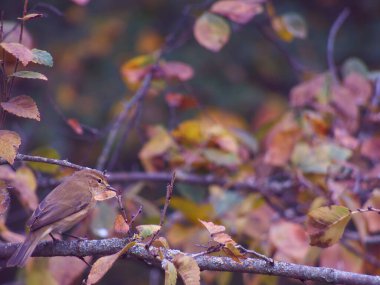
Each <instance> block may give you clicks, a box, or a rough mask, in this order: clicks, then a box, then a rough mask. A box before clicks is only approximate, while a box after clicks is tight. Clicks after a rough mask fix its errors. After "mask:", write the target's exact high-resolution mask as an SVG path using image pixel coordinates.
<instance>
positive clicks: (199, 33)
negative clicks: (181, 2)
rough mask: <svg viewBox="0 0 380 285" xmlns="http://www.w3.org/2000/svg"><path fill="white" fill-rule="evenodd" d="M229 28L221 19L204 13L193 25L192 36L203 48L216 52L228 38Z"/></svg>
mask: <svg viewBox="0 0 380 285" xmlns="http://www.w3.org/2000/svg"><path fill="white" fill-rule="evenodd" d="M230 33H231V31H230V26H229V25H228V23H227V22H226V20H224V19H223V18H222V17H219V16H217V15H215V14H212V13H207V12H206V13H204V14H203V15H202V16H200V17H199V18H198V19H197V20H196V22H195V25H194V36H195V38H196V40H197V41H198V43H199V44H200V45H202V46H203V47H205V48H207V49H209V50H211V51H213V52H218V51H220V50H221V49H222V47H223V46H224V45H225V44H226V43H227V41H228V40H229V38H230Z"/></svg>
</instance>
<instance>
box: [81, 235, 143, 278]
mask: <svg viewBox="0 0 380 285" xmlns="http://www.w3.org/2000/svg"><path fill="white" fill-rule="evenodd" d="M135 244H136V242H130V243H128V244H127V245H126V246H124V248H123V249H122V250H120V251H119V252H117V253H115V254H112V255H108V256H103V257H101V258H99V259H98V260H97V261H95V263H94V264H93V265H92V266H91V271H90V274H89V275H88V278H87V282H86V284H88V285H90V284H95V283H96V282H98V281H99V280H100V279H101V278H102V277H103V276H104V275H105V274H106V273H107V272H108V271H109V270H110V269H111V267H112V265H113V264H114V263H115V262H116V260H117V259H119V257H120V256H122V255H123V254H125V253H126V252H127V251H128V250H129V249H130V248H131V247H133V246H134V245H135Z"/></svg>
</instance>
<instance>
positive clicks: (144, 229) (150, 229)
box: [136, 225, 161, 239]
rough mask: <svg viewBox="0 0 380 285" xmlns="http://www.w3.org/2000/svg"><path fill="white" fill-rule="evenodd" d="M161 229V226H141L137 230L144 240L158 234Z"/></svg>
mask: <svg viewBox="0 0 380 285" xmlns="http://www.w3.org/2000/svg"><path fill="white" fill-rule="evenodd" d="M160 229H161V226H159V225H139V226H137V227H136V230H137V231H138V233H139V236H140V237H141V238H142V239H145V238H148V237H151V236H153V235H154V234H155V233H156V232H158V231H159V230H160Z"/></svg>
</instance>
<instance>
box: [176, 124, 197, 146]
mask: <svg viewBox="0 0 380 285" xmlns="http://www.w3.org/2000/svg"><path fill="white" fill-rule="evenodd" d="M172 135H173V137H174V138H175V139H177V140H178V141H180V142H181V143H183V144H185V145H197V144H200V143H202V142H203V140H204V136H203V134H202V129H201V124H200V122H199V121H197V120H188V121H185V122H182V123H181V124H180V125H179V126H178V127H177V128H176V129H175V130H173V132H172Z"/></svg>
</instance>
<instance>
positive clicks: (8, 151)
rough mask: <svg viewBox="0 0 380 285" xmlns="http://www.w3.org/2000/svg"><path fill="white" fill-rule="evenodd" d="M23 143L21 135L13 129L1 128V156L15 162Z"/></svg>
mask: <svg viewBox="0 0 380 285" xmlns="http://www.w3.org/2000/svg"><path fill="white" fill-rule="evenodd" d="M20 144H21V138H20V136H19V135H18V134H17V133H15V132H12V131H7V130H0V157H2V158H4V159H5V160H6V161H8V163H10V164H13V162H14V161H15V157H16V154H17V151H18V147H19V146H20Z"/></svg>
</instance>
